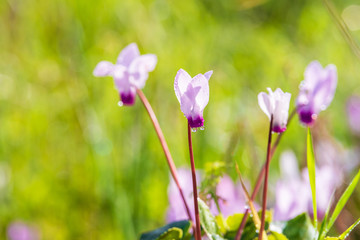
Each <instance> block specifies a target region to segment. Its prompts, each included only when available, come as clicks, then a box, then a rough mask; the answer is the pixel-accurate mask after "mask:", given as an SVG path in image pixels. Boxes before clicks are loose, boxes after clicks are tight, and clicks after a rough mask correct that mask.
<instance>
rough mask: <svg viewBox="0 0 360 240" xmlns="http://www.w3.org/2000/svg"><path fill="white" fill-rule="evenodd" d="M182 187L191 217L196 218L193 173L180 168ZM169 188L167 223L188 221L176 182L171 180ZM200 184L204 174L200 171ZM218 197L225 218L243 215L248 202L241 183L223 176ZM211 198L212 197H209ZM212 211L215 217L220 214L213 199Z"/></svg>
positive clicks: (217, 187) (218, 189)
mask: <svg viewBox="0 0 360 240" xmlns="http://www.w3.org/2000/svg"><path fill="white" fill-rule="evenodd" d="M178 172H179V180H180V185H181V186H182V187H183V191H184V195H185V198H186V201H187V203H188V204H189V207H190V211H191V215H192V216H194V212H193V211H194V210H193V209H194V207H193V206H194V202H193V197H192V194H193V193H192V181H191V171H190V169H186V168H179V169H178ZM170 179H171V180H170V184H169V188H168V198H169V205H170V206H169V208H168V210H167V218H166V220H167V222H171V221H178V220H184V219H187V214H186V212H185V209H184V208H183V207H181V206H182V204H183V203H182V201H181V198H180V194H179V191H178V190H177V188H176V185H175V182H174V181H173V179H172V178H170ZM196 179H197V181H198V183H200V182H201V181H202V174H201V173H200V172H199V171H198V172H197V173H196ZM216 197H217V201H218V204H219V209H220V212H221V213H222V215H223V216H224V217H228V216H230V215H233V214H235V213H243V212H244V211H245V207H246V200H245V195H244V192H243V189H242V187H241V185H240V183H236V184H235V183H234V182H233V180H232V179H231V178H230V177H229V176H227V175H223V176H222V177H221V178H220V181H219V183H218V184H217V186H216ZM209 198H210V196H209ZM210 211H211V213H212V214H214V215H218V214H219V210H218V207H217V206H216V203H215V201H214V200H213V199H211V201H210Z"/></svg>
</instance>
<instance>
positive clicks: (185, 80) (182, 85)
mask: <svg viewBox="0 0 360 240" xmlns="http://www.w3.org/2000/svg"><path fill="white" fill-rule="evenodd" d="M190 82H191V76H190V75H189V74H188V73H187V72H186V71H185V70H184V69H181V68H180V70H179V71H178V72H177V74H176V76H175V81H174V90H175V95H176V97H177V99H178V101H179V103H181V96H182V95H183V94H184V93H185V91H186V90H187V87H188V85H189V83H190Z"/></svg>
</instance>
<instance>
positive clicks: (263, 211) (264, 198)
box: [259, 115, 273, 240]
mask: <svg viewBox="0 0 360 240" xmlns="http://www.w3.org/2000/svg"><path fill="white" fill-rule="evenodd" d="M272 124H273V116H272V115H271V119H270V127H269V138H268V146H267V154H266V163H265V179H264V188H263V202H262V210H261V227H260V233H262V232H263V231H264V229H265V213H266V200H267V187H268V177H269V168H270V158H271V136H272ZM262 237H263V235H262V234H260V235H259V240H262Z"/></svg>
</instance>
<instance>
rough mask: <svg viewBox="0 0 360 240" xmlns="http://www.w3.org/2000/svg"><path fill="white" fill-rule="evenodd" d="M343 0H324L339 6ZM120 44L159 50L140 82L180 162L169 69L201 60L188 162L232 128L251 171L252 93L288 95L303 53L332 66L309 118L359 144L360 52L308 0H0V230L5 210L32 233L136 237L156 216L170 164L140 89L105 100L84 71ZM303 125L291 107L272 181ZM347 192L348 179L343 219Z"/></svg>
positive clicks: (104, 88) (181, 138)
mask: <svg viewBox="0 0 360 240" xmlns="http://www.w3.org/2000/svg"><path fill="white" fill-rule="evenodd" d="M356 3H357V4H359V2H357V0H351V1H350V0H346V1H340V0H337V1H336V2H335V3H334V4H335V6H336V9H337V11H338V12H339V14H341V13H342V12H343V10H344V9H345V8H346V7H348V6H349V5H351V4H356ZM358 15H360V11H359V13H358ZM355 17H356V16H355ZM356 23H357V24H358V25H357V26H358V28H360V26H359V25H360V21H357V22H356V21H355V30H356ZM355 30H354V31H352V34H353V36H354V37H355V39H357V40H359V39H360V31H355ZM131 42H136V43H137V44H138V46H139V48H140V51H141V53H154V54H156V55H157V56H158V64H157V67H156V69H155V71H154V72H152V73H150V77H149V79H148V81H147V83H146V87H145V88H144V90H143V91H144V93H145V94H146V96H147V97H148V99H149V101H150V102H151V104H152V106H153V108H154V111H155V112H156V114H157V117H158V119H159V122H160V124H161V126H162V128H163V131H164V134H165V136H166V138H167V141H168V144H169V147H170V150H171V152H172V155H173V157H174V160H175V163H176V165H177V166H189V162H188V150H187V138H186V137H187V136H186V124H187V123H186V119H185V118H184V117H183V115H182V113H181V111H180V107H179V104H178V102H177V99H176V97H175V94H174V90H173V80H174V77H175V74H176V71H177V70H178V69H179V68H184V69H185V70H187V71H188V72H189V73H190V74H191V75H195V74H197V73H199V72H200V73H204V72H206V71H208V70H211V69H212V70H214V74H213V76H212V78H211V80H210V102H209V105H208V106H207V108H206V109H205V113H204V114H205V131H200V132H198V133H196V134H193V135H194V139H193V141H194V151H195V161H196V165H197V167H198V168H203V167H204V166H205V165H206V163H208V162H214V161H223V160H227V159H229V158H230V157H231V156H229V151H228V149H229V144H230V142H231V138H232V136H238V137H239V139H238V145H237V147H236V148H235V149H234V150H233V151H232V157H233V158H234V159H236V160H237V161H238V162H239V164H240V166H241V168H242V169H243V170H242V171H243V173H244V175H245V176H246V178H248V179H249V181H250V182H252V183H253V182H254V180H255V178H256V175H257V173H258V171H259V166H260V165H261V163H263V162H264V159H265V151H266V135H267V133H266V131H267V124H268V119H267V117H266V116H265V115H264V114H263V113H262V111H261V110H260V108H259V107H258V105H257V94H258V93H259V92H260V91H265V89H266V87H271V88H273V89H274V88H276V87H281V88H282V89H283V90H284V91H288V92H291V93H292V94H293V97H292V102H291V107H290V108H291V109H292V108H293V107H294V103H295V97H296V95H297V93H298V86H299V83H300V81H301V80H302V79H303V72H304V69H305V67H306V65H307V64H308V63H309V62H310V61H312V60H315V59H318V60H319V61H320V62H321V63H322V64H323V65H327V64H329V63H334V64H335V65H336V66H337V67H338V74H339V81H338V88H337V92H336V95H335V98H334V101H333V102H332V104H331V105H330V107H329V108H328V109H327V110H326V111H325V112H322V113H321V114H320V116H319V121H318V123H317V126H320V125H321V127H322V128H324V129H326V130H327V131H328V133H329V134H330V135H332V136H333V137H334V139H336V141H338V142H339V143H340V144H342V145H343V146H344V147H345V148H352V147H354V146H355V145H356V144H358V142H357V140H356V138H354V137H353V136H352V134H351V131H350V129H349V127H348V124H347V119H346V111H345V104H346V101H347V99H348V97H349V96H350V95H352V94H357V95H360V83H359V80H360V59H357V58H356V56H355V55H354V54H353V52H352V51H351V50H350V48H349V46H348V45H347V43H346V41H345V40H344V38H343V37H342V35H341V33H340V31H339V30H338V28H337V27H336V25H335V23H334V22H333V20H332V18H331V16H330V15H329V13H328V12H327V10H326V8H325V7H324V5H323V3H322V1H320V0H318V1H312V0H306V1H286V0H277V1H274V0H272V1H271V0H269V1H266V0H236V1H235V0H227V1H215V0H214V1H212V0H200V1H193V0H181V1H178V0H136V1H135V0H134V1H127V0H103V1H89V0H76V1H75V0H53V1H49V0H37V1H35V0H1V1H0V239H5V238H6V228H7V226H8V225H9V223H10V222H12V221H15V220H21V221H24V222H26V223H28V224H30V225H32V226H34V227H35V228H36V229H38V231H39V232H40V235H41V239H136V238H138V236H139V234H140V233H141V232H143V231H146V230H150V229H153V228H156V227H160V226H162V225H163V224H164V223H165V212H166V206H167V205H168V200H167V185H168V183H169V171H168V167H167V165H166V161H165V157H164V155H163V152H162V149H161V146H160V144H159V142H158V139H157V136H156V134H155V131H154V130H153V128H152V125H151V122H150V120H149V118H148V116H147V114H146V112H145V111H144V108H143V106H142V104H141V102H140V101H139V99H137V101H136V104H135V106H133V107H118V105H117V102H118V94H117V92H116V91H115V90H114V86H113V81H112V79H111V78H95V77H93V75H92V71H93V69H94V67H95V66H96V64H97V63H98V62H99V61H101V60H108V61H112V62H115V60H116V57H117V55H118V54H119V52H120V50H121V49H122V48H123V47H125V46H126V45H128V44H129V43H131ZM317 126H315V128H316V127H317ZM305 133H306V131H305V128H304V127H301V126H300V125H299V123H298V120H297V119H296V120H294V121H293V122H292V123H291V126H289V129H288V131H287V133H286V135H285V136H284V139H286V140H285V141H283V142H282V145H281V149H279V151H278V152H277V154H276V155H275V160H274V163H273V165H272V171H271V178H272V179H276V178H277V174H278V168H277V166H276V164H277V161H278V156H279V153H280V152H281V150H282V149H292V150H294V151H295V153H296V154H297V157H298V159H299V161H300V164H301V165H302V166H304V150H305ZM254 156H256V157H254ZM228 174H230V175H231V176H232V177H234V178H235V175H234V172H233V171H232V170H229V172H228ZM353 175H354V174H350V176H349V177H351V176H353ZM348 179H349V178H347V181H348ZM354 199H355V200H354ZM359 200H360V196H359V188H357V191H356V192H355V193H354V195H353V197H352V204H350V206H351V214H352V215H353V217H354V218H355V217H356V218H357V217H359V216H360V208H359V207H360V206H359ZM353 220H354V219H350V220H349V221H350V222H351V221H353ZM350 224H351V223H350ZM357 231H359V230H357ZM354 236H356V235H354Z"/></svg>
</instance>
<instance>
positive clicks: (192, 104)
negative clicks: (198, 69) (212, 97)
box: [174, 69, 213, 128]
mask: <svg viewBox="0 0 360 240" xmlns="http://www.w3.org/2000/svg"><path fill="white" fill-rule="evenodd" d="M212 73H213V71H209V72H206V73H205V74H198V75H196V76H195V77H193V78H191V76H190V75H189V74H188V73H187V72H186V71H185V70H183V69H180V70H179V71H178V72H177V74H176V76H175V82H174V89H175V95H176V97H177V99H178V100H179V103H180V109H181V111H182V112H183V113H184V115H185V117H186V118H187V119H188V121H189V125H190V127H191V128H197V127H202V126H204V118H203V111H204V108H205V107H206V105H207V104H208V102H209V79H210V77H211V75H212Z"/></svg>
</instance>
